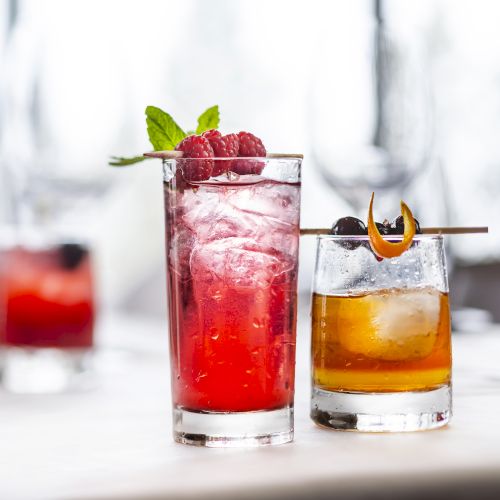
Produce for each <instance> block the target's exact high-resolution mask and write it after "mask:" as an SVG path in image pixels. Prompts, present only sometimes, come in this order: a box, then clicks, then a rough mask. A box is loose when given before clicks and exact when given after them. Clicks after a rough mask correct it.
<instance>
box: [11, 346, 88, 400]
mask: <svg viewBox="0 0 500 500" xmlns="http://www.w3.org/2000/svg"><path fill="white" fill-rule="evenodd" d="M91 353H92V350H91V349H58V348H48V347H33V348H32V347H2V355H1V380H2V385H3V387H4V389H6V390H7V391H9V392H14V393H21V394H48V393H58V392H66V391H73V390H85V389H88V388H90V387H91V386H92V380H91V369H90V365H91V357H92V356H91Z"/></svg>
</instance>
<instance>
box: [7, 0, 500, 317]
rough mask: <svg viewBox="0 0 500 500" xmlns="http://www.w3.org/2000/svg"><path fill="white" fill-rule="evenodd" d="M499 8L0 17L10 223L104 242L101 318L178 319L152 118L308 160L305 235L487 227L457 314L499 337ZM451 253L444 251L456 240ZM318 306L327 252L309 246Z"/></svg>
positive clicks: (317, 4)
mask: <svg viewBox="0 0 500 500" xmlns="http://www.w3.org/2000/svg"><path fill="white" fill-rule="evenodd" d="M498 19H500V3H499V2H498V1H495V0H453V1H452V0H418V1H417V0H397V1H396V0H385V1H382V0H380V1H375V0H356V1H348V0H308V1H307V2H306V1H304V0H210V1H206V0H205V1H203V0H121V1H118V0H85V1H83V0H72V1H71V2H68V1H64V0H41V1H40V0H0V176H1V177H0V179H1V182H0V221H1V223H2V224H12V223H19V221H23V220H24V219H26V218H28V219H31V220H32V221H34V222H35V223H36V224H40V225H43V224H50V222H51V220H53V219H61V218H62V219H64V222H65V224H66V225H69V226H71V227H72V229H73V230H74V232H75V233H79V232H81V233H85V234H89V235H91V237H92V238H93V241H94V246H95V256H96V266H97V271H98V273H97V274H98V279H99V296H100V299H101V302H102V304H103V307H104V308H127V310H129V311H136V312H139V313H146V314H156V315H159V314H165V305H164V304H165V291H164V281H165V272H164V249H163V238H164V231H163V207H162V203H163V199H162V186H161V181H162V176H161V165H160V164H159V163H158V164H157V163H156V162H148V163H146V164H139V165H138V166H135V167H130V168H123V169H112V168H111V167H108V166H107V160H108V157H109V156H110V155H113V154H118V155H135V154H137V153H141V152H143V151H147V150H149V149H150V145H149V144H148V141H147V134H146V127H145V117H144V108H145V107H146V106H147V105H149V104H152V105H157V106H159V107H161V108H163V109H165V110H166V111H168V112H169V113H170V114H172V115H173V116H174V117H175V118H176V119H177V121H178V122H179V123H180V124H181V125H182V126H183V127H184V128H186V129H189V128H192V127H193V125H194V124H195V120H196V117H197V116H198V114H200V113H201V112H202V111H203V110H204V109H206V108H207V107H209V106H212V105H214V104H219V106H220V108H221V128H222V129H223V130H224V131H226V132H232V131H235V132H236V131H239V130H248V131H251V132H253V133H255V134H256V135H258V136H260V137H261V138H262V139H263V141H264V143H265V144H266V146H267V149H268V151H273V152H303V153H304V154H305V161H304V164H303V204H302V226H303V227H318V226H325V227H326V226H329V225H331V223H332V222H333V221H334V220H335V219H337V218H339V217H341V216H344V215H348V214H353V213H356V214H357V215H359V216H362V217H363V218H364V217H365V211H366V207H367V205H368V193H369V192H370V191H371V190H372V189H375V190H376V192H377V196H378V200H379V201H378V203H379V205H378V206H379V207H380V212H379V214H380V217H381V218H383V217H384V216H386V217H388V218H393V217H395V216H396V215H397V214H398V206H399V205H398V201H399V199H400V198H401V197H404V199H405V200H407V201H408V202H409V204H410V206H412V207H414V209H415V213H416V215H417V217H419V218H420V221H421V223H422V225H427V226H435V225H439V224H448V225H488V226H489V227H490V234H489V235H488V236H467V237H456V238H454V239H453V240H452V241H451V245H450V256H451V257H452V258H451V259H450V260H451V262H452V264H453V266H452V267H453V273H452V288H453V289H454V302H455V306H456V307H464V306H467V307H475V308H480V309H486V310H489V311H490V312H489V313H488V314H492V315H496V319H497V320H500V312H499V311H500V298H499V297H500V294H499V293H498V285H497V282H498V278H499V277H500V264H499V263H500V231H499V230H500V221H499V217H500V141H499V137H500V38H499V37H498ZM450 240H451V239H450ZM302 243H303V244H302V254H301V281H300V288H301V291H302V292H303V293H304V295H306V294H307V290H308V287H309V283H310V280H311V273H312V268H313V259H314V253H313V251H314V240H304V241H303V242H302Z"/></svg>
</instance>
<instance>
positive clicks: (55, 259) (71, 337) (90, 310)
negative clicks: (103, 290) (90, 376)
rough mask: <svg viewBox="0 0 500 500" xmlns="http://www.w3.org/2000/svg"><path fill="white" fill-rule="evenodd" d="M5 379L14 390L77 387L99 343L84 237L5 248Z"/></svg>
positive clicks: (0, 265) (1, 343)
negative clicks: (95, 342)
mask: <svg viewBox="0 0 500 500" xmlns="http://www.w3.org/2000/svg"><path fill="white" fill-rule="evenodd" d="M0 283H1V285H0V287H1V290H2V293H1V300H2V304H1V309H2V314H1V315H0V349H1V351H2V359H3V366H2V383H3V385H4V387H5V388H6V389H7V390H10V391H13V392H42V393H43V392H57V391H62V390H67V389H71V388H75V387H76V386H77V385H78V379H79V376H80V375H82V374H84V373H85V371H86V367H87V364H88V362H89V354H90V352H91V350H92V348H93V346H94V317H95V306H94V294H93V279H92V270H91V260H90V254H89V250H88V248H87V247H86V246H85V245H83V244H81V243H78V244H77V243H62V244H56V243H54V242H45V243H44V244H43V245H40V244H38V245H33V244H31V245H29V244H26V243H23V244H17V245H15V246H12V247H10V248H7V249H4V250H2V251H1V252H0Z"/></svg>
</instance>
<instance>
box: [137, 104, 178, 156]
mask: <svg viewBox="0 0 500 500" xmlns="http://www.w3.org/2000/svg"><path fill="white" fill-rule="evenodd" d="M146 124H147V126H148V135H149V142H151V144H152V146H153V148H154V150H155V151H169V150H172V149H175V146H177V144H179V142H181V141H182V139H184V137H186V134H185V133H184V132H183V130H182V129H181V128H180V127H179V125H177V123H176V122H175V120H174V119H173V118H172V117H171V116H170V115H169V114H168V113H165V111H162V110H161V109H160V108H157V107H155V106H148V107H147V108H146Z"/></svg>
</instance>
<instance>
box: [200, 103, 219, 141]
mask: <svg viewBox="0 0 500 500" xmlns="http://www.w3.org/2000/svg"><path fill="white" fill-rule="evenodd" d="M219 121H220V115H219V106H217V105H216V106H212V107H211V108H208V109H207V110H205V111H204V112H203V113H202V114H201V115H200V116H199V117H198V127H196V133H197V134H198V135H199V134H203V132H206V131H207V130H211V129H213V128H215V129H217V128H219Z"/></svg>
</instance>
